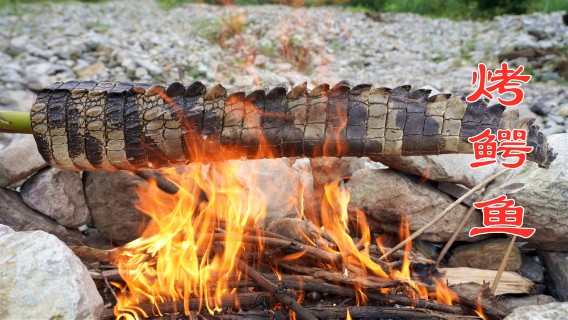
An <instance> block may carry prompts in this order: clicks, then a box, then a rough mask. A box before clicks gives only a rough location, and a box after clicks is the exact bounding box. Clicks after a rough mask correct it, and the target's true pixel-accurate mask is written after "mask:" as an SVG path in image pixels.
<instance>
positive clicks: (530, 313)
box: [505, 302, 568, 320]
mask: <svg viewBox="0 0 568 320" xmlns="http://www.w3.org/2000/svg"><path fill="white" fill-rule="evenodd" d="M564 319H568V302H553V303H547V304H542V305H532V306H525V307H519V308H517V309H515V310H514V311H513V313H511V314H510V315H508V316H507V317H505V320H564Z"/></svg>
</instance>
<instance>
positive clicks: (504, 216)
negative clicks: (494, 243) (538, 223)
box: [469, 195, 535, 238]
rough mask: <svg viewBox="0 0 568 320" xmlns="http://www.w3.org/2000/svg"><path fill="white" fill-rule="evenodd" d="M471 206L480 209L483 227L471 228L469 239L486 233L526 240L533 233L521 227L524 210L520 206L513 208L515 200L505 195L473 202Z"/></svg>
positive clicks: (533, 230)
mask: <svg viewBox="0 0 568 320" xmlns="http://www.w3.org/2000/svg"><path fill="white" fill-rule="evenodd" d="M473 206H474V207H476V208H478V209H481V211H482V213H483V225H484V226H485V227H474V228H472V229H471V230H470V231H469V236H470V237H474V236H478V235H480V234H488V233H508V234H511V235H517V236H519V237H523V238H528V237H530V236H532V235H533V234H534V233H535V229H534V228H523V227H521V226H522V225H523V214H524V212H525V209H524V208H523V207H521V206H515V200H514V199H507V196H506V195H502V196H499V197H497V198H494V199H490V200H487V201H481V202H475V203H474V204H473Z"/></svg>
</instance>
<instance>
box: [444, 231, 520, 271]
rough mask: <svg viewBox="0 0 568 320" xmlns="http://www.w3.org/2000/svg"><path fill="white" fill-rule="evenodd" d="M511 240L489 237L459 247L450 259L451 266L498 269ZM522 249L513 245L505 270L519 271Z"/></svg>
mask: <svg viewBox="0 0 568 320" xmlns="http://www.w3.org/2000/svg"><path fill="white" fill-rule="evenodd" d="M510 242H511V240H509V239H507V238H502V239H487V240H484V241H480V242H476V243H472V244H466V245H462V246H459V247H457V248H456V249H455V250H454V251H453V252H452V255H451V257H450V259H449V261H448V262H449V266H450V267H470V268H477V269H486V270H497V269H499V265H501V261H502V260H503V257H504V256H505V252H506V251H507V247H508V246H509V243H510ZM521 261H522V258H521V251H520V250H519V249H518V248H517V247H515V246H513V248H512V250H511V253H510V255H509V259H508V260H507V265H506V267H505V270H507V271H517V270H518V269H519V268H520V267H521Z"/></svg>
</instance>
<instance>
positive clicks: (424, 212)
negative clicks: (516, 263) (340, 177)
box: [346, 168, 481, 242]
mask: <svg viewBox="0 0 568 320" xmlns="http://www.w3.org/2000/svg"><path fill="white" fill-rule="evenodd" d="M346 186H347V190H349V193H350V195H351V199H350V202H349V210H350V211H353V210H355V209H360V210H363V212H365V213H366V215H367V222H368V224H369V226H370V227H371V231H377V230H380V229H383V230H385V231H387V232H390V233H395V234H397V233H398V230H399V227H400V223H401V221H402V219H403V218H404V217H405V218H406V219H408V222H409V226H410V231H411V232H412V231H416V230H418V229H420V228H421V227H423V226H424V225H426V224H427V223H429V222H430V221H432V219H433V218H434V217H435V216H437V215H438V214H439V213H441V212H442V211H443V210H444V209H445V208H446V207H448V206H449V205H450V204H452V203H453V202H454V200H453V199H452V198H450V196H448V195H446V194H445V193H442V192H440V191H439V190H437V189H436V188H434V187H433V186H432V185H430V184H429V183H423V184H419V183H417V181H416V179H413V178H411V177H408V176H405V175H403V174H400V173H398V172H396V171H393V170H389V169H386V170H385V169H379V170H373V169H366V168H365V169H361V170H358V171H355V173H353V175H352V176H351V179H350V180H349V181H348V182H347V183H346ZM466 211H467V207H466V206H465V205H463V204H459V205H458V206H457V207H456V208H454V209H453V210H452V211H451V212H449V213H448V214H447V215H446V216H445V217H444V218H442V219H441V220H440V221H439V222H438V223H436V224H434V225H433V226H432V227H431V228H429V229H428V230H427V231H426V232H425V233H423V234H422V235H421V236H420V237H419V239H422V240H426V241H431V242H442V241H447V240H448V239H449V238H450V237H451V235H452V234H453V232H454V230H455V229H456V228H457V227H458V225H459V224H460V222H461V220H462V219H463V218H464V217H465V214H466ZM476 225H481V215H480V214H474V215H473V217H472V218H471V219H470V220H469V221H468V222H467V223H466V225H465V227H464V228H463V230H462V231H461V232H460V233H459V235H458V238H457V239H458V241H468V242H471V241H477V240H480V239H479V238H470V237H469V230H470V229H471V228H472V227H474V226H476Z"/></svg>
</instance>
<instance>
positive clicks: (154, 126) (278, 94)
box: [31, 81, 555, 171]
mask: <svg viewBox="0 0 568 320" xmlns="http://www.w3.org/2000/svg"><path fill="white" fill-rule="evenodd" d="M505 109H506V108H505V107H504V106H502V105H492V106H487V103H486V102H485V101H477V102H474V103H468V102H466V101H465V100H464V99H463V98H462V97H456V96H454V97H451V96H450V95H446V94H438V95H434V96H430V91H428V90H420V89H419V90H412V89H411V88H410V86H400V87H396V88H394V89H389V88H373V87H372V86H371V85H367V84H361V85H357V86H354V87H350V86H349V85H348V84H347V83H346V82H343V81H342V82H340V83H338V84H337V85H335V86H333V87H331V86H329V85H327V84H322V85H319V86H317V87H315V88H314V89H312V90H308V88H307V85H306V83H301V84H299V85H297V86H295V87H293V88H292V89H291V90H287V89H286V88H284V87H275V88H273V89H271V90H269V91H265V90H255V91H252V92H249V93H245V92H233V93H228V92H227V90H226V89H225V88H224V87H223V86H221V85H215V86H213V87H211V88H209V89H207V88H206V87H205V86H204V85H203V84H201V83H200V82H195V83H193V84H191V85H189V86H187V87H185V86H183V85H182V84H180V83H178V82H175V83H173V84H171V85H170V86H168V87H163V86H160V85H152V84H140V83H114V82H93V81H83V82H79V81H70V82H66V83H55V84H53V85H52V86H50V87H49V88H46V89H44V90H42V91H41V92H39V94H38V96H37V100H36V101H35V103H34V105H33V107H32V112H31V123H32V129H33V133H34V137H35V139H36V142H37V145H38V150H39V152H40V153H41V155H42V156H43V157H44V159H45V160H46V161H47V162H49V163H50V164H51V165H53V166H55V167H60V168H63V169H66V170H86V171H94V170H100V171H115V170H136V169H142V168H159V167H164V166H168V165H174V164H183V163H189V162H194V161H217V160H227V159H245V158H259V157H262V158H277V157H297V156H308V157H317V156H324V155H325V156H338V157H340V156H353V157H364V156H366V157H370V158H371V159H380V158H381V157H384V156H394V155H435V154H447V153H473V148H472V145H471V144H470V143H469V142H468V140H467V139H468V138H469V137H472V136H475V135H477V134H479V133H480V132H482V131H483V130H485V129H487V128H489V129H490V130H491V131H492V132H493V133H495V132H496V130H497V129H526V130H527V132H528V139H527V144H528V145H529V146H532V147H533V151H532V152H531V153H530V154H528V160H530V161H533V162H536V163H538V164H539V165H540V166H541V167H548V165H549V164H550V162H551V161H553V160H554V158H555V155H554V154H553V153H552V150H551V149H549V148H548V144H547V141H546V138H545V137H544V135H543V134H542V133H541V132H539V131H538V126H536V125H535V124H534V120H533V119H529V118H524V119H520V118H519V114H518V111H517V110H516V109H509V110H505Z"/></svg>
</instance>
